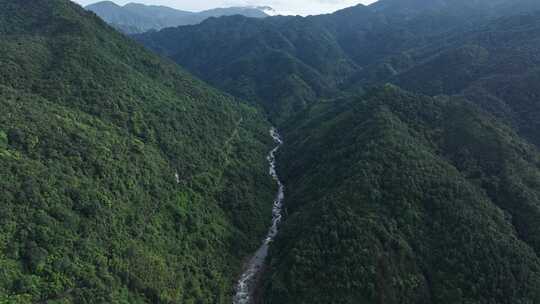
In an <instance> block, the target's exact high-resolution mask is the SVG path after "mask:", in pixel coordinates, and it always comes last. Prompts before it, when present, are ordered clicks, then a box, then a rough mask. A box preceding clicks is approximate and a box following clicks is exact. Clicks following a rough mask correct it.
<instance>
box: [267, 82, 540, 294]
mask: <svg viewBox="0 0 540 304" xmlns="http://www.w3.org/2000/svg"><path fill="white" fill-rule="evenodd" d="M285 134H287V136H286V138H285V140H286V142H287V144H288V149H286V150H284V152H283V154H282V156H281V160H282V162H283V165H282V167H281V171H282V175H283V177H284V179H285V183H286V184H287V186H288V187H287V189H288V193H287V199H286V206H287V211H288V217H287V220H286V221H285V224H284V226H283V229H282V233H281V234H280V236H279V237H278V238H277V240H276V242H275V244H274V245H273V247H272V250H271V251H272V252H271V256H272V259H271V265H270V267H269V268H270V270H269V273H268V274H267V275H266V283H265V290H266V291H265V292H266V293H265V296H264V302H265V303H536V302H538V301H540V268H539V267H540V259H539V258H538V253H539V252H540V251H539V250H540V247H539V246H538V244H539V243H538V239H537V238H538V236H540V234H539V231H538V229H537V227H538V226H537V225H536V223H538V222H539V221H540V214H539V213H538V212H537V210H539V207H540V201H539V200H538V197H540V187H539V185H540V154H539V153H538V151H537V150H536V148H534V147H533V146H531V145H529V144H527V143H526V142H524V141H523V140H522V139H520V138H519V137H518V136H517V135H516V134H515V133H514V132H513V131H512V130H511V129H510V128H508V127H507V126H505V125H503V124H500V123H499V122H497V121H496V120H495V119H494V118H493V117H491V116H489V115H488V114H486V113H484V112H482V111H480V110H478V109H476V108H475V107H474V106H472V105H471V104H469V103H467V102H464V101H462V100H459V99H453V98H438V99H433V98H428V97H426V96H421V95H415V94H411V93H406V92H404V91H401V90H399V89H396V88H395V87H393V86H386V87H383V88H377V89H372V90H369V91H368V92H367V93H366V94H365V95H363V96H362V97H359V98H347V99H340V100H334V101H327V102H325V103H320V104H318V105H317V106H315V107H313V108H312V109H311V110H310V111H308V112H307V113H304V114H302V115H300V116H298V117H296V118H295V119H293V120H291V122H290V123H289V124H288V125H287V128H286V129H285ZM297 155H303V156H304V157H301V158H299V157H296V156H297ZM329 177H331V178H329Z"/></svg>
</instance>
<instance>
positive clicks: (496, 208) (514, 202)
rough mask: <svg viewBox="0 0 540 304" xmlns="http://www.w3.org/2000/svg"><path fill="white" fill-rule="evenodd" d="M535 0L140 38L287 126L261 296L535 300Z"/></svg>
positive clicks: (345, 14) (392, 4) (241, 24)
mask: <svg viewBox="0 0 540 304" xmlns="http://www.w3.org/2000/svg"><path fill="white" fill-rule="evenodd" d="M538 10H540V3H538V2H535V1H526V0H523V1H508V0H501V1H425V0H410V1H408V0H392V1H390V0H388V1H380V2H377V3H375V4H373V5H370V6H364V5H358V6H356V7H352V8H348V9H344V10H341V11H338V12H336V13H334V14H329V15H322V16H312V17H307V18H300V17H270V18H266V19H264V20H253V19H249V18H241V17H234V18H219V19H213V20H208V21H207V22H203V23H202V24H200V25H198V26H192V27H179V28H173V29H165V30H162V31H160V32H156V33H148V34H145V35H138V36H135V39H137V40H138V41H141V42H142V43H143V44H144V45H146V46H147V47H149V48H150V49H152V50H155V51H157V52H158V53H160V54H162V55H165V56H167V57H169V58H171V59H172V60H174V61H176V62H177V63H179V64H181V65H183V66H185V67H186V68H187V69H188V70H190V71H192V72H193V73H195V74H196V75H198V76H200V77H201V78H203V79H206V80H207V81H209V82H210V83H212V84H213V85H216V86H217V87H220V88H222V89H224V90H226V91H228V92H230V93H231V94H233V95H236V96H241V97H249V99H250V100H253V101H255V102H258V103H260V104H262V105H263V106H264V107H265V109H266V111H267V113H268V114H269V116H270V118H271V119H272V120H273V121H274V122H275V123H277V125H278V126H279V127H280V130H281V132H282V134H283V135H284V141H285V145H284V147H283V150H282V154H281V155H280V157H279V160H280V163H281V166H280V167H279V169H280V170H279V172H280V175H281V176H282V178H283V180H284V183H285V185H286V189H287V192H286V199H285V206H286V209H287V219H286V220H285V222H284V226H283V229H282V231H281V233H280V234H279V236H278V238H277V239H276V241H275V243H273V245H272V247H271V252H270V261H269V263H270V264H269V267H268V270H267V272H266V274H265V278H264V284H263V287H262V288H261V289H262V291H261V293H262V294H263V296H262V298H261V302H263V303H280V304H283V303H310V304H312V303H321V304H322V303H386V304H388V303H392V304H393V303H396V304H397V303H425V304H431V303H444V304H451V303H452V304H453V303H497V304H498V303H501V304H502V303H536V302H539V301H540V272H539V271H540V268H539V266H540V259H539V255H538V250H539V248H540V247H539V244H540V243H539V242H538V241H539V234H538V233H539V230H538V229H537V227H538V223H539V222H540V213H539V212H538V210H540V201H539V199H538V198H539V197H540V192H539V191H540V167H539V160H540V154H539V151H538V145H539V141H538V138H539V137H538V136H539V134H540V133H539V132H538V128H536V125H537V124H538V121H540V111H538V106H539V104H540V103H538V92H537V87H538V86H537V82H538V79H539V78H538V68H539V65H538V64H539V62H538V53H539V52H538V41H537V40H538V33H539V31H538V25H537V23H538V20H540V16H539V14H538V13H537V12H536V11H538ZM211 46H219V47H218V48H216V49H213V48H212V47H211ZM268 54H272V55H273V54H279V57H278V55H275V56H274V57H272V56H270V55H268ZM282 58H285V59H282ZM278 59H279V60H278ZM276 80H277V81H276ZM385 83H393V84H395V85H398V86H400V87H402V88H404V89H406V90H409V91H411V92H412V93H411V92H408V91H404V90H402V89H399V88H397V87H396V86H394V85H384V84H385ZM372 86H375V87H373V88H371V87H372Z"/></svg>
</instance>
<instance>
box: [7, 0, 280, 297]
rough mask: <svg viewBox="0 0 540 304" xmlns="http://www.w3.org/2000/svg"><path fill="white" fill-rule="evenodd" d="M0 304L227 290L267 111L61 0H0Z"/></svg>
mask: <svg viewBox="0 0 540 304" xmlns="http://www.w3.org/2000/svg"><path fill="white" fill-rule="evenodd" d="M0 107H1V108H2V111H1V113H0V167H1V168H2V170H0V192H1V193H2V195H1V196H0V201H1V202H0V206H1V212H0V213H1V214H2V216H1V217H0V303H41V302H43V303H45V302H47V303H228V302H229V300H230V296H231V293H232V284H233V282H234V278H235V276H236V275H237V273H238V272H239V270H240V267H241V262H242V259H243V258H245V256H246V255H248V254H249V253H251V252H252V251H253V250H254V249H255V248H256V247H257V246H258V243H259V240H260V238H261V237H262V235H263V234H264V232H265V229H266V227H265V226H266V223H267V219H268V218H270V212H271V210H270V208H271V205H270V204H267V202H271V200H272V195H273V191H274V189H273V186H272V182H271V180H270V178H268V176H267V174H266V171H267V164H266V160H265V155H266V152H267V150H268V148H269V146H270V144H271V139H270V138H269V136H268V135H267V130H268V126H267V124H266V123H265V121H264V119H262V117H261V116H260V115H258V114H257V111H256V110H255V109H253V108H251V107H249V106H246V105H243V104H242V103H240V102H238V101H236V100H234V99H233V98H232V97H230V96H226V95H223V94H221V93H219V92H217V91H216V90H215V89H212V88H210V87H209V86H207V85H206V84H204V83H202V82H200V81H198V80H195V79H193V78H192V77H191V76H189V75H188V74H186V73H184V72H182V71H180V70H179V69H178V68H177V67H176V66H175V65H173V64H171V63H168V62H165V61H163V60H161V59H159V58H157V57H156V56H154V55H151V54H149V52H147V51H145V50H143V48H142V47H140V46H138V45H136V44H135V43H133V42H131V41H130V40H129V39H127V38H125V37H123V36H122V35H121V34H118V33H116V32H115V31H113V30H112V29H111V28H109V27H108V26H107V25H105V24H104V23H103V22H102V21H100V20H99V19H98V18H97V17H95V15H93V14H91V13H88V12H86V11H84V10H83V9H82V8H80V7H79V6H77V5H75V4H73V3H71V2H70V1H67V0H37V1H34V0H32V1H9V0H2V1H0Z"/></svg>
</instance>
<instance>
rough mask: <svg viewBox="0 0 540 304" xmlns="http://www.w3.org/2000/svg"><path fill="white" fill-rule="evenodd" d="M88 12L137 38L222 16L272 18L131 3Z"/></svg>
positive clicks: (251, 12) (257, 11)
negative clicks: (155, 31) (152, 31)
mask: <svg viewBox="0 0 540 304" xmlns="http://www.w3.org/2000/svg"><path fill="white" fill-rule="evenodd" d="M86 9H88V10H90V11H93V12H94V13H96V14H97V15H98V16H100V17H101V18H102V19H103V20H105V21H106V22H107V23H109V24H111V25H112V26H114V27H116V28H117V29H119V30H121V31H122V32H124V33H128V34H135V33H143V32H147V31H150V30H160V29H162V28H165V27H176V26H180V25H190V24H198V23H201V22H202V21H204V20H205V19H208V18H211V17H220V16H232V15H243V16H247V17H252V18H264V17H268V15H267V14H266V13H265V12H264V9H266V8H257V7H228V8H217V9H211V10H206V11H202V12H188V11H181V10H177V9H173V8H170V7H166V6H157V5H144V4H139V3H128V4H126V5H124V6H119V5H117V4H115V3H114V2H110V1H102V2H97V3H94V4H91V5H88V6H87V7H86Z"/></svg>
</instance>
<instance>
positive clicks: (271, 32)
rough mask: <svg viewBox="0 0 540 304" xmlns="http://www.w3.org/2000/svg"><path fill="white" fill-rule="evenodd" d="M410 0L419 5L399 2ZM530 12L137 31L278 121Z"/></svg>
mask: <svg viewBox="0 0 540 304" xmlns="http://www.w3.org/2000/svg"><path fill="white" fill-rule="evenodd" d="M409 2H413V3H414V5H413V6H415V7H418V8H423V9H421V10H419V9H415V10H410V9H409V10H402V9H400V8H401V7H404V8H406V7H410V5H412V4H409ZM437 3H438V4H437ZM441 3H442V4H441ZM432 6H433V7H432ZM430 7H431V8H432V9H430ZM536 10H540V4H539V3H537V2H534V1H532V2H531V1H528V0H519V1H508V0H502V1H497V2H492V1H473V2H470V1H425V0H419V1H403V0H399V1H380V2H376V3H374V4H372V5H370V6H365V5H358V6H356V7H351V8H347V9H344V10H341V11H338V12H335V13H334V14H328V15H320V16H311V17H307V18H301V17H269V18H265V19H263V20H256V19H249V18H242V17H229V18H218V19H214V20H208V21H207V22H203V23H202V24H200V25H198V26H190V27H178V28H168V29H164V30H162V31H160V32H155V33H146V34H143V35H136V36H134V38H135V39H137V40H139V41H140V42H142V43H143V44H144V45H146V46H147V47H149V48H150V49H152V50H154V51H156V52H158V53H160V54H162V55H164V56H167V57H169V58H171V59H173V60H174V61H176V62H177V63H179V64H180V65H182V66H184V67H186V68H187V69H188V70H190V71H191V72H193V73H195V74H196V75H197V76H199V77H201V78H203V79H205V80H207V81H208V82H210V83H211V84H213V85H215V86H217V87H219V88H222V89H224V90H226V91H228V92H231V93H232V94H234V95H236V96H241V97H244V98H246V99H248V100H256V101H258V102H259V103H262V104H264V105H265V107H266V109H267V111H268V112H269V113H270V116H271V117H273V118H275V119H277V120H278V121H283V120H285V119H286V118H287V117H290V116H291V115H293V114H294V113H296V112H298V111H300V110H302V109H305V108H306V106H307V105H309V104H312V103H313V102H315V101H316V100H317V99H318V98H332V97H334V96H335V95H336V94H338V93H337V92H338V91H341V90H355V89H356V88H358V84H362V85H365V84H369V83H381V82H382V83H384V82H386V81H389V79H390V77H393V76H395V75H396V74H398V73H401V72H403V71H406V70H409V69H411V68H412V67H414V66H416V65H418V64H420V63H422V60H425V59H426V58H425V57H420V58H411V57H412V55H411V54H414V52H415V51H416V50H417V49H425V48H427V49H429V48H431V50H432V51H433V52H434V53H431V54H427V55H429V56H435V52H437V51H441V50H440V48H439V47H438V43H439V42H440V41H441V40H443V39H445V38H446V36H447V35H448V34H449V33H454V34H455V35H457V36H459V35H461V34H467V33H468V32H469V31H471V30H475V29H476V28H479V27H482V26H484V25H485V24H486V23H487V22H492V21H491V20H496V19H498V18H504V16H508V15H513V14H521V13H523V12H533V11H536ZM493 22H495V21H493ZM428 58H429V57H428ZM286 92H291V93H290V94H287V93H286ZM426 93H429V92H426Z"/></svg>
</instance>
